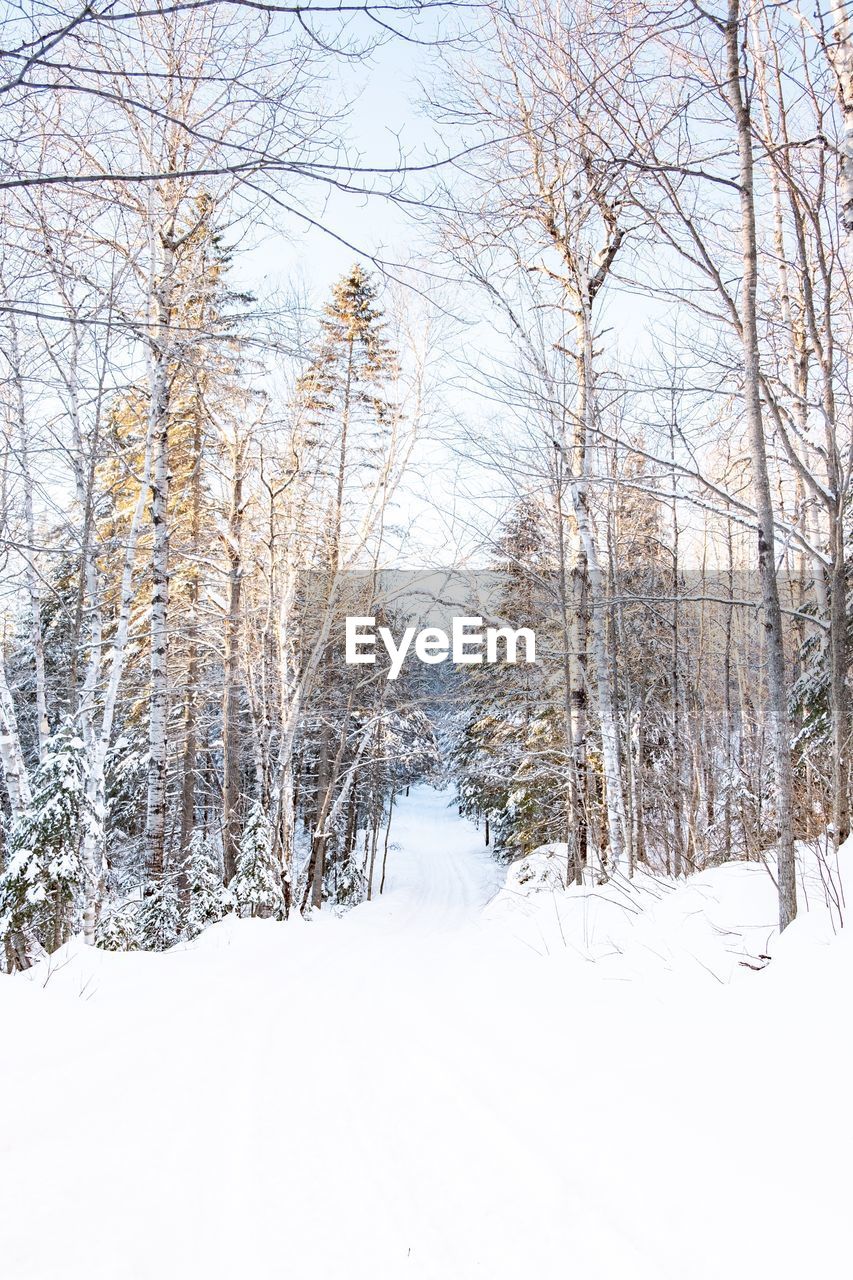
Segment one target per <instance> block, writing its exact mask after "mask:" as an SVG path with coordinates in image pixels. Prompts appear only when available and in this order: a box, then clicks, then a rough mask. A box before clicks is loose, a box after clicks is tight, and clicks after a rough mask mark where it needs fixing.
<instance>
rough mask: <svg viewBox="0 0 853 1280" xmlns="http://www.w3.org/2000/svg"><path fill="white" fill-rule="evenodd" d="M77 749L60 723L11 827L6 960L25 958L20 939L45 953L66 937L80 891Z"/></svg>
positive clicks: (3, 910)
mask: <svg viewBox="0 0 853 1280" xmlns="http://www.w3.org/2000/svg"><path fill="white" fill-rule="evenodd" d="M82 749H83V743H82V742H81V740H80V739H79V738H78V737H77V736H76V734H75V732H74V729H73V726H72V725H71V724H70V722H69V721H66V722H64V723H63V724H62V725H61V726H60V728H59V729H58V730H57V732H56V733H55V734H54V735H53V737H52V738H51V739H50V741H49V743H48V746H47V751H46V755H45V758H44V761H43V762H42V764H41V765H40V766H39V768H38V770H37V772H36V775H35V779H34V785H33V798H32V804H31V806H30V808H29V810H28V812H27V813H26V814H25V815H24V816H23V817H22V818H20V819H19V820H18V822H17V823H15V824H14V826H13V827H12V830H11V833H10V838H9V854H10V857H9V865H8V866H7V868H6V870H5V872H4V873H3V876H2V878H0V936H2V938H3V939H4V943H5V946H6V951H7V955H8V956H9V957H10V959H11V958H13V957H14V956H16V955H17V956H19V957H20V956H23V955H25V954H26V953H27V948H26V947H21V943H22V941H23V940H24V939H25V938H28V939H32V940H34V941H35V942H36V943H37V944H38V946H39V947H41V948H43V949H44V950H45V951H48V952H51V951H55V950H56V949H57V947H60V946H62V944H63V943H64V942H66V941H67V939H68V938H69V936H70V934H71V931H72V928H73V925H74V912H75V906H76V900H77V895H78V893H79V891H80V888H81V885H82V872H81V866H80V859H79V843H80V824H81V818H82V795H83V754H82ZM14 967H17V966H14Z"/></svg>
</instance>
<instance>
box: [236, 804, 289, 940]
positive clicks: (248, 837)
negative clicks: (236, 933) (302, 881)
mask: <svg viewBox="0 0 853 1280" xmlns="http://www.w3.org/2000/svg"><path fill="white" fill-rule="evenodd" d="M272 836H273V833H272V827H271V826H270V821H269V818H268V817H267V815H266V814H265V813H264V810H263V807H262V806H261V803H260V801H258V800H255V801H254V802H253V804H252V806H251V808H250V809H249V814H248V817H247V818H246V824H245V826H244V828H243V837H242V840H241V841H240V852H239V855H238V858H237V874H236V876H235V877H234V879H233V880H232V881H231V883H230V884H229V886H228V888H229V891H230V893H231V895H232V897H233V899H234V903H235V906H236V909H237V913H238V915H241V916H261V917H264V918H265V917H268V916H275V917H277V918H278V917H281V915H282V914H283V912H284V895H283V893H282V887H281V871H280V868H279V866H278V863H277V862H276V858H275V853H274V851H273V838H272Z"/></svg>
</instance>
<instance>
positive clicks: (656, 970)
mask: <svg viewBox="0 0 853 1280" xmlns="http://www.w3.org/2000/svg"><path fill="white" fill-rule="evenodd" d="M448 801H449V797H447V796H444V795H439V794H437V793H436V792H432V791H429V790H427V789H425V788H416V789H413V792H412V795H411V796H410V797H409V798H408V799H407V800H405V801H404V802H402V804H401V806H400V811H399V813H398V814H395V818H394V825H393V827H392V837H391V838H392V845H391V848H390V850H389V855H388V876H387V882H386V892H385V893H384V894H383V896H382V898H381V899H380V900H379V901H375V902H372V903H368V904H365V905H364V906H361V907H359V908H356V909H355V910H353V911H351V912H350V913H348V914H347V915H346V916H344V917H343V918H339V919H338V918H334V917H333V916H331V915H327V916H325V917H319V918H315V919H314V920H312V921H310V922H304V921H301V920H300V921H293V922H290V923H288V924H286V925H280V924H276V923H274V922H270V921H235V920H233V919H232V920H227V921H225V922H223V923H222V924H221V925H217V926H215V927H214V928H213V929H211V930H209V931H208V932H207V933H206V934H204V935H203V936H202V937H201V938H199V939H197V940H196V941H195V942H194V943H192V944H190V945H187V946H181V947H178V948H175V949H174V950H173V951H170V952H167V953H164V954H140V953H137V954H109V953H92V952H86V951H84V950H83V949H82V948H81V947H79V946H78V945H77V944H71V945H70V946H69V947H67V948H65V949H64V950H63V951H62V952H61V953H57V955H56V956H54V957H53V958H52V959H51V962H50V964H49V965H45V966H39V967H38V968H36V969H34V970H31V971H30V972H29V973H28V974H26V975H19V976H17V977H15V978H0V1035H2V1060H1V1061H0V1090H2V1092H0V1274H2V1276H3V1277H4V1280H30V1278H33V1280H36V1278H37V1280H76V1277H81V1278H82V1277H85V1278H86V1280H173V1278H174V1280H178V1278H181V1280H213V1278H218V1277H226V1276H227V1277H229V1280H230V1278H232V1277H235V1276H240V1277H246V1278H247V1280H267V1278H272V1277H288V1278H289V1277H295V1278H296V1280H315V1278H316V1280H326V1278H329V1280H331V1278H332V1277H335V1280H361V1278H362V1277H364V1278H365V1280H367V1278H368V1277H369V1278H370V1280H398V1277H399V1278H400V1280H409V1278H411V1280H426V1278H429V1280H475V1278H476V1277H481V1276H482V1277H484V1280H503V1278H504V1277H507V1278H509V1277H512V1278H513V1280H518V1278H519V1277H525V1278H527V1277H529V1278H530V1280H551V1278H552V1277H553V1278H556V1277H559V1278H560V1280H565V1278H566V1277H567V1276H568V1277H572V1276H576V1277H579V1278H582V1280H603V1278H606V1280H651V1278H654V1280H663V1278H664V1277H666V1278H667V1280H747V1277H749V1280H764V1278H765V1277H774V1278H775V1280H778V1278H779V1277H797V1280H802V1278H803V1277H805V1276H808V1277H819V1278H820V1280H833V1278H834V1277H839V1278H841V1277H844V1276H847V1275H849V1274H851V1260H852V1259H853V1248H851V1238H850V1237H851V1226H850V1224H851V1222H853V1216H852V1215H851V1213H850V1193H851V1187H850V1177H849V1169H850V1153H851V1138H853V1124H852V1123H851V1088H850V1083H849V1078H850V1044H849V1021H850V992H851V976H853V945H851V944H853V939H851V937H850V934H851V930H850V929H847V930H845V931H843V932H842V934H841V935H840V936H838V937H833V934H832V930H831V928H828V925H827V917H826V913H824V912H821V911H819V910H817V909H816V910H815V911H813V912H811V913H809V915H808V916H807V917H805V918H804V919H803V920H798V921H797V922H796V923H795V925H794V926H792V928H791V929H790V930H788V931H787V932H786V934H785V935H784V937H783V938H782V939H781V940H778V939H777V940H775V941H774V939H773V936H772V935H773V927H772V917H773V887H772V883H771V882H770V878H769V876H768V875H767V872H766V871H765V870H764V868H762V867H760V866H756V865H755V864H751V865H749V866H747V865H746V864H742V863H741V864H731V865H730V866H728V867H723V868H718V869H717V870H716V871H712V872H708V873H705V875H704V876H700V877H694V878H693V879H692V880H691V881H689V882H687V883H686V884H685V885H682V886H678V887H675V886H672V885H668V884H664V885H663V886H658V884H657V882H654V883H653V882H651V879H650V878H648V882H647V883H646V882H644V881H642V880H641V882H640V883H638V885H637V886H633V887H627V888H626V887H625V886H620V885H618V884H617V885H615V886H610V887H609V888H606V889H604V890H598V889H596V888H595V887H584V888H583V889H582V890H574V889H572V890H569V891H568V892H564V891H563V890H555V891H549V890H548V889H545V890H544V891H541V892H538V893H535V894H534V893H531V892H530V887H531V886H530V876H529V875H528V876H527V877H526V878H525V876H524V875H520V874H519V869H518V868H514V869H513V872H512V874H511V875H510V877H509V882H508V884H507V887H506V888H502V886H503V884H504V880H505V878H506V872H505V870H504V869H502V868H500V867H498V866H497V865H496V864H495V863H494V862H492V861H491V860H490V858H489V857H488V855H487V852H486V851H485V850H484V849H483V845H482V835H481V834H480V833H478V832H477V831H476V830H475V829H474V827H473V826H472V825H471V824H469V823H468V822H466V821H464V820H463V819H460V818H458V817H457V815H456V812H455V810H454V809H453V808H448ZM544 857H545V856H544V855H543V858H544ZM545 860H546V861H547V859H545ZM534 863H535V860H534ZM534 870H536V867H535V866H534ZM545 870H546V871H547V867H546V868H545ZM528 871H529V868H528ZM539 871H542V868H541V867H540V868H539ZM543 875H544V872H543ZM534 879H535V877H534ZM540 879H541V877H540ZM545 879H547V876H545ZM534 887H535V886H534ZM539 887H540V888H541V885H540V886H539ZM767 947H769V948H770V950H771V952H772V955H773V959H772V961H771V962H770V964H769V965H768V967H767V968H765V969H763V970H762V971H760V972H756V971H755V970H753V969H751V968H747V967H744V965H743V964H741V963H740V961H741V960H743V959H744V958H746V959H749V958H750V957H754V956H756V955H757V954H758V953H759V951H761V952H763V951H764V949H766V948H767Z"/></svg>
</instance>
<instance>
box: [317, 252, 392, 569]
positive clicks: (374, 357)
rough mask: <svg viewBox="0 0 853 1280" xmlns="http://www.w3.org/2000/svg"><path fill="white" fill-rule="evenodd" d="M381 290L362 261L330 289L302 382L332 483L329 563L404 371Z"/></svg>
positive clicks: (332, 562)
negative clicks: (351, 493) (391, 387)
mask: <svg viewBox="0 0 853 1280" xmlns="http://www.w3.org/2000/svg"><path fill="white" fill-rule="evenodd" d="M377 292H378V291H377V288H376V286H375V285H374V283H373V282H372V280H371V279H370V277H369V276H368V275H367V273H366V272H365V271H364V268H363V267H361V266H360V265H358V264H356V265H355V266H353V267H352V268H351V270H350V271H349V272H348V273H347V274H346V275H345V276H344V277H343V278H342V279H341V280H339V281H338V283H337V284H336V285H335V286H334V288H333V289H332V299H331V302H329V303H327V304H326V306H325V308H324V315H323V321H322V326H321V334H320V339H319V341H318V343H317V348H316V354H315V356H314V358H313V360H312V361H311V363H310V364H309V366H308V368H307V369H306V370H305V372H304V374H303V375H302V377H301V378H300V380H299V384H298V387H297V399H298V404H299V406H300V408H301V409H302V411H303V413H304V415H305V419H306V423H307V425H308V427H309V429H310V431H311V432H313V436H314V437H315V440H314V443H315V444H316V446H317V448H318V451H319V453H320V456H321V457H324V458H325V461H324V462H323V463H322V466H321V469H322V473H323V476H324V478H325V479H327V480H328V481H329V482H330V483H331V486H332V496H331V512H330V521H329V552H328V559H329V564H330V565H331V568H332V569H333V570H334V569H337V568H338V565H339V557H340V551H341V539H342V532H343V525H344V511H345V496H346V494H347V488H348V486H352V487H353V488H355V487H358V488H361V487H362V486H363V484H364V481H365V479H366V476H367V475H368V474H369V472H370V470H371V469H372V468H374V467H375V460H376V457H377V456H378V455H379V453H380V452H381V446H382V442H383V437H384V436H385V434H386V432H387V430H388V427H389V425H390V422H391V420H392V418H393V415H394V413H395V412H396V411H397V410H396V406H395V404H394V403H393V401H392V400H391V399H390V398H389V393H388V384H389V382H391V381H392V380H393V379H394V377H395V376H396V374H397V372H398V361H397V355H396V352H395V351H394V350H393V348H392V347H391V345H390V343H389V342H388V341H387V339H386V337H385V334H384V328H385V326H384V322H383V319H382V312H381V311H380V310H379V308H378V307H377V306H376V299H377Z"/></svg>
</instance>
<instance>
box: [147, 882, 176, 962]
mask: <svg viewBox="0 0 853 1280" xmlns="http://www.w3.org/2000/svg"><path fill="white" fill-rule="evenodd" d="M180 936H181V898H180V893H179V892H178V886H177V883H176V881H175V878H174V877H173V876H168V875H163V876H158V877H157V879H156V880H153V881H151V883H150V884H149V885H147V886H146V891H145V894H144V896H143V899H142V904H141V906H140V908H139V925H138V933H137V937H138V943H139V946H140V947H141V948H142V950H143V951H167V950H168V949H169V947H173V946H174V945H175V943H176V942H178V941H179V940H180Z"/></svg>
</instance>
